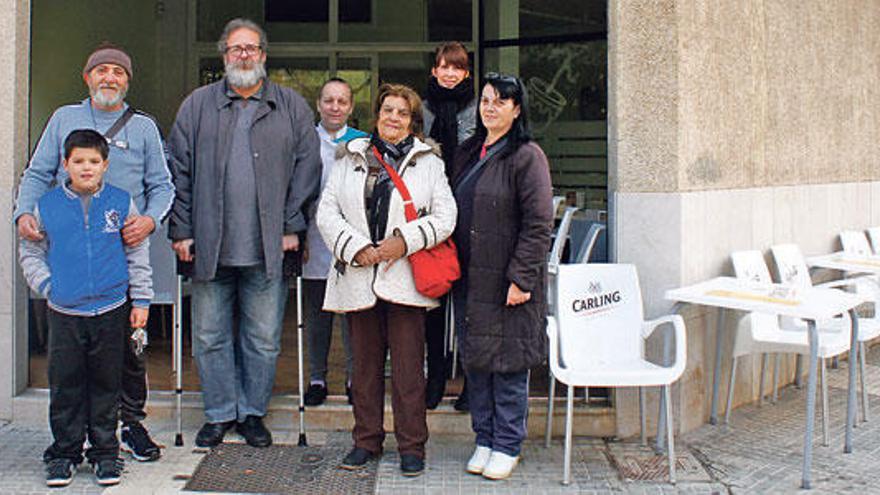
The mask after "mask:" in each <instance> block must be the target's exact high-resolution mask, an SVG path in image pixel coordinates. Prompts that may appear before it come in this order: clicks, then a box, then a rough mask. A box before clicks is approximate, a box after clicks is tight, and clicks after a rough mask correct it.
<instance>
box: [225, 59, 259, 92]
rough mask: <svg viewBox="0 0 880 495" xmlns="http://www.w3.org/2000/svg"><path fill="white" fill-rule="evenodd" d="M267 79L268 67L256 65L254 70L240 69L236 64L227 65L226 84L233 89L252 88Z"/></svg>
mask: <svg viewBox="0 0 880 495" xmlns="http://www.w3.org/2000/svg"><path fill="white" fill-rule="evenodd" d="M264 77H266V65H265V64H264V63H262V62H261V63H255V64H254V68H253V69H239V68H238V67H236V66H235V64H226V82H227V83H229V85H230V86H232V87H233V88H251V87H254V86H256V85H257V83H259V82H260V79H263V78H264Z"/></svg>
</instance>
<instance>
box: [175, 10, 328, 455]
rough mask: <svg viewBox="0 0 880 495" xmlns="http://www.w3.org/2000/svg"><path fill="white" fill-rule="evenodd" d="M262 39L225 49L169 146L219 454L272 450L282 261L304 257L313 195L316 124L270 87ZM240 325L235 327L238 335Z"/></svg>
mask: <svg viewBox="0 0 880 495" xmlns="http://www.w3.org/2000/svg"><path fill="white" fill-rule="evenodd" d="M267 46H268V42H267V40H266V33H265V32H264V31H263V29H262V28H261V27H260V26H258V25H257V24H256V23H254V22H252V21H249V20H247V19H233V20H231V21H229V23H227V24H226V27H225V28H224V30H223V34H222V36H221V37H220V41H219V42H218V50H219V51H220V53H221V54H222V55H223V62H224V66H225V72H226V74H225V77H224V78H223V79H222V80H220V81H217V82H215V83H212V84H208V85H206V86H203V87H201V88H198V89H196V90H195V91H193V92H192V94H190V95H189V96H188V97H187V98H186V99H185V100H184V102H183V104H182V105H181V106H180V110H179V111H178V113H177V118H176V120H175V122H174V127H173V128H172V130H171V135H170V137H169V146H170V148H171V162H172V173H173V175H174V185H175V187H176V188H177V198H176V200H175V202H174V208H173V209H172V212H171V219H170V224H169V236H170V237H171V239H172V241H173V244H172V247H173V248H174V251H175V252H176V253H177V257H178V258H179V259H180V260H181V261H183V262H192V263H193V264H194V268H193V277H192V279H193V284H192V308H193V350H194V352H195V358H196V364H197V366H198V370H199V380H200V382H201V386H202V398H203V400H204V406H205V420H206V422H205V424H204V425H203V426H202V428H201V429H200V430H199V432H198V434H197V436H196V440H195V443H196V445H197V446H199V447H214V446H216V445H218V444H220V443H221V442H222V441H223V437H224V435H225V433H226V431H228V430H229V429H231V428H232V427H235V428H236V430H237V431H238V432H239V433H240V434H241V435H242V436H243V437H244V438H245V440H246V441H247V443H248V444H249V445H252V446H254V447H266V446H269V445H271V444H272V435H271V433H270V432H269V430H268V429H266V427H265V425H264V424H263V417H264V416H265V415H266V412H267V409H268V405H269V399H270V397H271V394H272V386H273V384H274V381H275V363H276V360H277V357H278V354H279V352H280V350H281V327H282V320H283V317H284V306H285V302H286V300H287V282H286V280H285V279H284V275H283V270H282V260H283V257H284V252H285V251H298V250H299V248H300V245H301V243H302V241H303V237H304V234H305V231H306V226H307V219H306V212H307V211H309V206H310V205H311V203H312V202H313V201H314V200H315V199H316V198H317V196H318V187H319V181H320V178H321V155H320V143H319V141H318V135H317V134H316V133H315V128H314V122H315V121H314V116H313V114H312V111H311V110H310V109H309V106H308V104H307V103H306V101H305V100H304V99H303V98H302V96H300V95H299V94H298V93H296V92H295V91H293V90H292V89H289V88H285V87H281V86H278V85H277V84H275V83H273V82H272V81H270V80H269V79H268V78H267V77H266V66H265V63H266V49H267ZM235 326H237V328H235Z"/></svg>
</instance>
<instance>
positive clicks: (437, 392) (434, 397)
mask: <svg viewBox="0 0 880 495" xmlns="http://www.w3.org/2000/svg"><path fill="white" fill-rule="evenodd" d="M445 391H446V380H445V379H444V378H443V375H440V379H437V377H436V376H434V377H432V376H430V375H429V376H428V381H427V382H426V383H425V407H426V408H427V409H431V410H434V409H437V406H439V405H440V401H441V400H443V392H445Z"/></svg>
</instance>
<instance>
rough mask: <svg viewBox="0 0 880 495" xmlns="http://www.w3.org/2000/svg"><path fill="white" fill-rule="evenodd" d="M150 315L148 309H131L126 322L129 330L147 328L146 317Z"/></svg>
mask: <svg viewBox="0 0 880 495" xmlns="http://www.w3.org/2000/svg"><path fill="white" fill-rule="evenodd" d="M149 315H150V308H138V307H133V308H131V315H130V316H129V318H128V320H129V322H130V323H131V328H144V327H145V326H147V317H148V316H149Z"/></svg>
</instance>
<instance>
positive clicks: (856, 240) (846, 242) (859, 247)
mask: <svg viewBox="0 0 880 495" xmlns="http://www.w3.org/2000/svg"><path fill="white" fill-rule="evenodd" d="M840 245H841V246H842V247H843V251H844V252H846V253H852V254H857V255H859V256H871V255H872V254H874V251H873V250H871V244H870V243H868V238H867V236H865V233H864V232H860V231H858V230H844V231H843V232H841V233H840Z"/></svg>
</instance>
